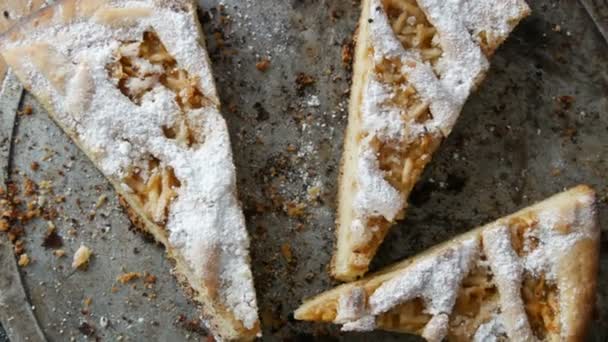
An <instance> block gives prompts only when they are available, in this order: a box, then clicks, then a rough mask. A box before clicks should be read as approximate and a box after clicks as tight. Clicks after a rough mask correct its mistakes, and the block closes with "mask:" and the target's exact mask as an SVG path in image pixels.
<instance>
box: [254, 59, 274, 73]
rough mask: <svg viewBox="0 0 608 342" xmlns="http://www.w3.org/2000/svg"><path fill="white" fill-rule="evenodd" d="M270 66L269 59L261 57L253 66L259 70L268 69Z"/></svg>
mask: <svg viewBox="0 0 608 342" xmlns="http://www.w3.org/2000/svg"><path fill="white" fill-rule="evenodd" d="M269 67H270V61H269V60H268V58H262V59H260V60H259V61H258V62H257V63H255V68H256V69H258V70H259V71H261V72H264V71H266V70H268V68H269Z"/></svg>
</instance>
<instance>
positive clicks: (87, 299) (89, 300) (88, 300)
mask: <svg viewBox="0 0 608 342" xmlns="http://www.w3.org/2000/svg"><path fill="white" fill-rule="evenodd" d="M82 303H83V304H84V306H91V304H92V303H93V298H91V297H85V298H84V300H83V301H82Z"/></svg>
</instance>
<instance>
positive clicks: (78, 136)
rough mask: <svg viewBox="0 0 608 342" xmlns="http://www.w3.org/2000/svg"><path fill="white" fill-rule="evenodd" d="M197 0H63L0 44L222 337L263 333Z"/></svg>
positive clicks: (41, 12)
mask: <svg viewBox="0 0 608 342" xmlns="http://www.w3.org/2000/svg"><path fill="white" fill-rule="evenodd" d="M195 11H196V7H195V5H194V3H193V2H192V1H190V0H165V1H156V0H132V1H117V0H116V1H114V0H64V1H59V2H58V3H57V4H56V5H53V6H50V7H48V8H46V9H44V10H42V11H40V12H38V13H37V14H36V15H34V16H33V17H31V18H30V19H28V20H27V21H24V22H22V23H21V24H20V25H19V26H18V27H16V28H15V29H13V30H11V31H9V32H8V33H7V34H5V35H4V36H3V37H2V39H1V42H0V44H1V50H2V51H1V52H2V56H3V57H4V59H5V60H6V61H7V63H8V64H9V65H10V66H11V67H12V68H13V70H14V71H15V72H16V74H17V75H18V76H19V78H20V80H21V81H22V82H23V83H24V85H25V86H26V88H27V89H28V90H30V91H31V92H32V93H34V94H35V95H36V97H37V98H38V99H39V100H40V101H41V102H42V103H43V104H44V105H45V106H46V107H47V109H48V111H49V112H50V114H51V116H52V118H53V119H54V120H55V121H56V122H57V123H58V124H59V125H60V126H61V127H62V128H63V129H64V130H65V131H66V133H67V134H69V135H70V136H71V137H72V138H73V140H74V141H75V142H76V143H77V144H78V145H79V146H80V147H81V149H82V150H83V151H84V152H85V153H86V154H87V155H88V157H89V158H90V159H91V160H92V161H93V162H94V164H95V165H96V166H97V167H98V168H99V169H100V170H101V172H102V173H103V174H104V175H105V176H106V177H107V178H108V179H109V180H110V181H111V182H112V184H113V185H114V187H115V188H116V190H117V192H118V193H119V194H120V195H121V197H122V199H123V201H122V203H123V204H124V205H125V206H126V207H127V209H128V212H129V214H130V216H131V218H132V219H133V221H134V222H135V223H136V224H137V225H138V226H139V227H140V228H142V229H144V230H146V231H147V232H150V233H152V234H153V235H154V237H155V238H156V239H157V240H158V241H160V242H162V243H163V244H164V245H165V246H166V248H167V253H168V255H169V256H170V257H171V258H172V259H174V260H175V273H176V276H177V277H178V279H179V280H180V281H181V282H183V283H184V285H185V286H186V287H187V288H188V290H189V292H190V294H191V295H192V297H193V298H194V299H195V300H196V301H197V302H199V303H200V304H201V305H202V307H203V310H202V311H203V314H204V317H205V319H206V321H207V323H208V325H209V327H210V329H211V331H212V333H213V334H214V335H215V336H216V337H217V338H219V339H222V340H233V339H253V338H254V337H255V336H256V335H257V334H258V333H259V331H260V329H259V322H258V316H257V304H256V297H255V290H254V285H253V278H252V274H251V270H250V268H249V261H250V260H249V252H248V249H249V238H248V235H247V230H246V228H245V220H244V217H243V214H242V211H241V208H240V204H239V202H238V199H237V195H236V181H235V169H234V165H233V163H232V152H231V147H230V140H229V135H228V130H227V128H226V124H225V122H224V119H223V118H222V116H221V114H220V112H219V100H218V97H217V94H216V90H215V85H214V82H213V78H212V74H211V69H210V63H209V59H208V56H207V53H206V51H205V45H204V38H203V35H202V32H201V30H200V27H199V23H198V21H197V19H196V12H195Z"/></svg>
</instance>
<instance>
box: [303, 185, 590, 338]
mask: <svg viewBox="0 0 608 342" xmlns="http://www.w3.org/2000/svg"><path fill="white" fill-rule="evenodd" d="M599 234H600V232H599V226H598V224H597V221H596V207H595V194H594V193H593V190H591V189H590V188H588V187H586V186H578V187H576V188H573V189H571V190H569V191H566V192H563V193H561V194H558V195H555V196H553V197H551V198H549V199H547V200H545V201H543V202H540V203H538V204H536V205H533V206H531V207H528V208H526V209H523V210H521V211H519V212H517V213H515V214H512V215H510V216H507V217H504V218H501V219H499V220H497V221H495V222H493V223H490V224H488V225H485V226H483V227H480V228H477V229H475V230H473V231H471V232H469V233H466V234H464V235H461V236H459V237H456V238H455V239H453V240H451V241H448V242H445V243H443V244H441V245H438V246H436V247H434V248H431V249H430V250H428V251H426V252H423V253H422V254H420V255H418V256H415V257H413V258H410V259H407V260H404V261H402V262H400V263H398V264H395V265H393V266H390V267H388V268H387V269H385V270H383V271H380V272H379V273H377V274H375V275H370V276H368V277H366V278H364V279H362V280H360V281H356V282H353V283H349V284H344V285H342V286H339V287H337V288H335V289H333V290H330V291H327V292H325V293H322V294H320V295H318V296H317V297H315V298H312V299H310V300H307V301H305V303H304V304H303V305H302V306H301V307H300V308H299V309H297V310H296V312H295V317H296V319H300V320H310V321H323V322H333V323H337V324H342V330H359V331H361V330H363V331H366V330H373V329H384V330H391V331H398V332H407V333H413V334H418V335H421V336H423V337H424V338H426V339H427V340H429V341H442V340H443V339H444V338H447V340H449V341H470V340H474V341H502V340H512V341H533V340H543V341H580V340H583V338H584V335H585V331H586V326H587V323H588V322H589V320H590V317H591V314H592V311H593V306H594V302H595V298H594V297H595V290H596V282H597V271H598V255H599Z"/></svg>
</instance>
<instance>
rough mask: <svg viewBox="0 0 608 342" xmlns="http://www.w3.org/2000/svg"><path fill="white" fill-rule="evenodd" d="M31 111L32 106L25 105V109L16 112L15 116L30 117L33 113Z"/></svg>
mask: <svg viewBox="0 0 608 342" xmlns="http://www.w3.org/2000/svg"><path fill="white" fill-rule="evenodd" d="M33 112H34V111H33V109H32V106H30V105H25V107H23V109H22V110H20V111H18V112H17V114H18V115H32V113H33Z"/></svg>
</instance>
